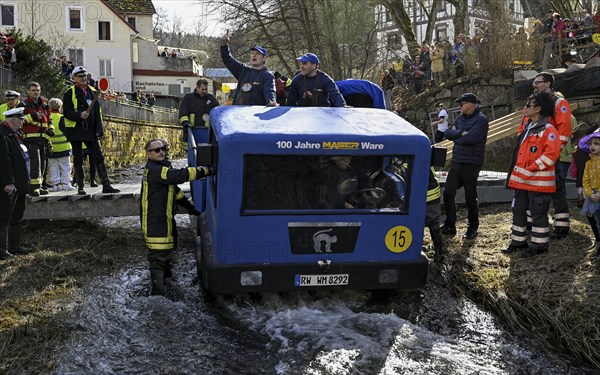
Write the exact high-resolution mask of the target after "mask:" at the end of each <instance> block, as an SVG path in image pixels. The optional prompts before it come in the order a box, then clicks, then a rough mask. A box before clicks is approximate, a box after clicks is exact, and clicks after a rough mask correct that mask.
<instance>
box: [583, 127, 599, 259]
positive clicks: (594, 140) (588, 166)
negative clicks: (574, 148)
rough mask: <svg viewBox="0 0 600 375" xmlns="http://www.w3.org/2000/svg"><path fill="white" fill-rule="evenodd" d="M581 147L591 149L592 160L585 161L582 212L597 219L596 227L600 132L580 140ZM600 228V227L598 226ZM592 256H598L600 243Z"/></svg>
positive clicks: (586, 149) (597, 216)
mask: <svg viewBox="0 0 600 375" xmlns="http://www.w3.org/2000/svg"><path fill="white" fill-rule="evenodd" d="M579 148H580V149H581V150H583V151H589V154H590V160H588V161H587V162H586V163H585V169H584V172H583V193H584V196H585V202H584V203H583V207H582V209H581V213H582V214H584V215H585V216H593V217H594V219H595V220H596V228H598V223H600V132H594V133H592V134H589V135H586V136H585V137H583V138H581V140H579ZM598 229H599V230H600V228H598ZM594 245H595V246H594V248H593V249H592V252H591V254H590V255H591V256H592V257H594V258H597V257H598V248H599V247H600V245H599V244H598V243H597V242H596V243H595V244H594Z"/></svg>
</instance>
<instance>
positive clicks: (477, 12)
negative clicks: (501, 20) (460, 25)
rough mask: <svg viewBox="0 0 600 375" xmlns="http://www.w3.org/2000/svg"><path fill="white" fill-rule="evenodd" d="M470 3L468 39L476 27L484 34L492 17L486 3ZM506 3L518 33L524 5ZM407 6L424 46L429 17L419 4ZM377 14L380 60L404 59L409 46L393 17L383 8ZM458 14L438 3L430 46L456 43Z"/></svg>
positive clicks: (478, 0)
mask: <svg viewBox="0 0 600 375" xmlns="http://www.w3.org/2000/svg"><path fill="white" fill-rule="evenodd" d="M467 1H468V9H467V20H466V22H465V27H466V30H465V31H466V33H467V34H468V35H474V33H475V29H476V28H477V27H479V28H481V29H482V30H485V28H486V25H487V24H488V23H489V22H490V16H489V14H488V12H487V10H486V9H485V7H484V2H483V0H467ZM505 1H506V7H507V10H508V16H509V19H510V26H511V29H512V30H511V31H513V32H516V31H517V29H518V28H519V26H523V23H524V14H523V13H524V12H523V8H522V6H521V2H520V1H519V0H505ZM432 2H433V1H432V0H425V3H426V4H427V7H429V8H430V7H431V3H432ZM404 6H405V9H406V10H407V13H408V15H409V17H410V18H411V21H412V24H413V28H414V30H415V34H416V36H417V41H418V42H419V43H421V42H423V39H424V36H425V31H426V29H427V22H428V17H427V15H426V14H425V13H424V12H423V10H422V9H421V8H420V6H419V4H416V0H404ZM376 10H377V11H376V17H377V18H378V21H379V24H380V25H381V28H380V31H379V38H378V40H379V42H380V44H381V47H382V49H381V50H382V51H383V52H382V56H381V57H382V58H383V59H384V60H387V58H386V57H390V55H392V56H395V57H397V56H403V55H404V54H406V53H407V50H406V42H405V41H404V38H403V37H402V35H401V33H400V32H399V31H398V28H397V27H396V25H395V23H394V20H393V18H392V16H391V14H390V13H389V11H388V10H387V9H386V8H385V7H384V6H382V5H378V6H377V8H376ZM455 13H456V12H455V7H454V6H453V5H452V4H450V3H448V2H447V1H444V0H442V1H440V2H439V4H438V8H437V21H436V23H435V29H434V32H433V35H432V38H433V40H428V41H426V42H427V43H428V44H431V42H433V41H435V40H439V41H443V40H449V41H452V40H453V39H454V18H455V17H456V14H455ZM392 58H393V57H392Z"/></svg>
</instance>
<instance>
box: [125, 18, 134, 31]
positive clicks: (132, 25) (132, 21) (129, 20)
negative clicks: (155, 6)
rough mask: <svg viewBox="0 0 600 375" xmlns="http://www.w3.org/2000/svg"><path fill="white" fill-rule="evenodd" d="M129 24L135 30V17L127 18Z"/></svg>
mask: <svg viewBox="0 0 600 375" xmlns="http://www.w3.org/2000/svg"><path fill="white" fill-rule="evenodd" d="M127 23H128V24H130V25H131V27H133V28H134V29H135V17H127Z"/></svg>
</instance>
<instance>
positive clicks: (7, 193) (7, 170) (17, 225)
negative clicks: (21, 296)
mask: <svg viewBox="0 0 600 375" xmlns="http://www.w3.org/2000/svg"><path fill="white" fill-rule="evenodd" d="M23 110H24V109H23V108H22V107H21V108H13V109H11V110H8V111H6V112H3V113H2V115H3V116H4V118H5V120H4V122H3V123H2V125H0V260H7V259H9V258H10V257H11V256H12V255H22V254H27V253H29V252H31V250H32V249H31V248H26V247H23V246H21V237H22V234H21V233H22V221H23V213H24V212H25V197H26V195H27V192H28V190H29V171H28V164H29V156H28V155H27V151H25V147H24V145H23V143H21V138H20V136H19V130H20V129H21V127H22V126H23V121H24V120H25V117H24V114H23Z"/></svg>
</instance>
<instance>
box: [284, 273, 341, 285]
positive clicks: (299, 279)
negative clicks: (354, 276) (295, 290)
mask: <svg viewBox="0 0 600 375" xmlns="http://www.w3.org/2000/svg"><path fill="white" fill-rule="evenodd" d="M349 278H350V277H349V275H348V274H347V273H340V274H335V275H296V279H295V282H294V284H295V285H296V286H331V285H348V279H349Z"/></svg>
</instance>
